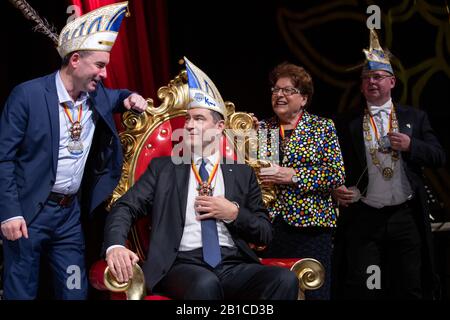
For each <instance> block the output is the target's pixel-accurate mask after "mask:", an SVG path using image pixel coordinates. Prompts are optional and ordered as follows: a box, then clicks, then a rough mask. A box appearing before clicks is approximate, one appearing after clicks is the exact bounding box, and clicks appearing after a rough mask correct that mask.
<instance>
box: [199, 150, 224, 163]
mask: <svg viewBox="0 0 450 320" xmlns="http://www.w3.org/2000/svg"><path fill="white" fill-rule="evenodd" d="M219 156H220V155H219V153H218V152H216V153H214V154H212V155H210V156H208V157H202V156H201V155H198V154H195V153H194V163H195V164H196V165H200V164H201V163H202V159H205V162H206V164H211V165H215V164H216V163H217V160H219Z"/></svg>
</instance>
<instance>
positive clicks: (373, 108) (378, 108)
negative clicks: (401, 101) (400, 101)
mask: <svg viewBox="0 0 450 320" xmlns="http://www.w3.org/2000/svg"><path fill="white" fill-rule="evenodd" d="M367 107H368V108H369V111H370V113H371V114H372V115H375V114H377V113H379V112H380V111H384V112H386V114H389V113H390V112H391V108H392V99H389V100H388V101H386V103H385V104H383V105H381V106H374V105H369V104H368V105H367Z"/></svg>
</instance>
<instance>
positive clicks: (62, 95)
mask: <svg viewBox="0 0 450 320" xmlns="http://www.w3.org/2000/svg"><path fill="white" fill-rule="evenodd" d="M55 82H56V92H57V93H58V102H59V104H63V103H66V104H67V106H68V107H69V108H71V107H77V106H78V105H80V104H82V103H84V102H85V101H86V100H87V99H88V98H89V93H87V92H82V93H81V94H80V96H79V97H78V99H77V101H75V103H74V102H73V100H72V97H71V96H70V95H69V93H68V92H67V89H66V87H64V83H63V82H62V79H61V74H60V71H58V72H57V73H56V77H55Z"/></svg>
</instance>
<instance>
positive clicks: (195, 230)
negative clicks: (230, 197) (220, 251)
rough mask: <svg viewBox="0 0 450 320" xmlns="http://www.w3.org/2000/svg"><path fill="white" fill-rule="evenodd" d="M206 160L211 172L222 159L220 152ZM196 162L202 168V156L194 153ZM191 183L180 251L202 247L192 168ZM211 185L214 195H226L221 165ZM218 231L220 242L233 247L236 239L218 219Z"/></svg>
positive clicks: (196, 192) (195, 182)
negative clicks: (195, 205) (195, 206)
mask: <svg viewBox="0 0 450 320" xmlns="http://www.w3.org/2000/svg"><path fill="white" fill-rule="evenodd" d="M204 159H205V162H206V170H207V171H208V173H209V174H211V172H212V169H213V167H214V165H215V164H216V163H217V161H218V160H219V159H220V155H219V154H218V153H216V154H213V155H211V156H209V157H207V158H204ZM194 163H195V165H196V167H197V170H200V165H201V163H202V157H201V156H197V155H194ZM190 171H191V172H190V175H189V184H188V188H189V189H188V197H187V204H186V219H185V224H184V229H183V236H182V238H181V242H180V249H179V250H180V251H190V250H194V249H198V248H201V247H202V226H201V221H198V220H197V219H196V216H197V215H198V213H197V212H196V211H195V208H194V202H195V198H196V197H197V195H198V191H197V185H198V182H197V180H196V178H195V175H194V172H193V171H192V169H191V170H190ZM211 185H212V186H213V187H214V189H213V196H214V197H217V196H225V184H224V182H223V174H222V170H221V168H220V165H219V167H218V169H217V173H216V176H215V177H214V179H213V181H211ZM216 224H217V233H218V235H219V244H220V246H224V247H233V246H234V241H233V239H232V237H231V235H230V233H229V232H228V229H227V227H226V226H225V223H224V222H223V221H220V220H217V221H216Z"/></svg>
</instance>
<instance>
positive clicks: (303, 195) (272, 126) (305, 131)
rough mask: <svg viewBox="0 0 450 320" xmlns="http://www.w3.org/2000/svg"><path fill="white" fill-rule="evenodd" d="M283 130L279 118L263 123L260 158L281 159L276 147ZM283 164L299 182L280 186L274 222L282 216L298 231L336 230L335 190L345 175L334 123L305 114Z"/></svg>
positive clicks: (260, 131) (287, 148)
mask: <svg viewBox="0 0 450 320" xmlns="http://www.w3.org/2000/svg"><path fill="white" fill-rule="evenodd" d="M279 128H280V124H279V120H278V118H277V117H272V118H270V119H267V120H263V121H261V122H260V127H259V129H260V130H259V133H260V144H259V150H258V156H259V158H261V159H269V160H272V161H273V160H277V159H278V158H279V151H278V150H279V149H278V147H276V141H278V139H277V138H276V135H278V133H279ZM262 129H267V130H262ZM261 136H263V138H262V139H261ZM266 137H267V138H266ZM264 138H266V139H264ZM274 141H275V143H274ZM272 145H274V146H275V147H272ZM279 160H280V165H281V166H283V167H291V168H293V169H294V170H295V172H296V175H297V177H298V178H299V181H298V183H296V184H289V185H281V184H280V185H277V199H276V201H275V203H274V204H273V205H272V206H271V208H269V212H270V214H271V217H272V219H274V218H275V217H276V216H281V217H282V218H283V219H284V220H285V221H286V222H287V223H288V224H289V225H292V226H295V227H310V226H320V227H335V226H336V208H335V204H334V203H333V200H332V198H331V190H332V189H334V188H336V187H339V186H341V185H343V184H344V178H345V171H344V163H343V160H342V155H341V149H340V146H339V142H338V138H337V134H336V129H335V126H334V123H333V121H332V120H330V119H326V118H320V117H318V116H315V115H313V114H309V113H308V112H306V111H305V112H304V114H303V117H302V119H301V121H300V122H299V123H298V124H297V127H296V128H295V130H294V131H293V132H292V134H291V136H290V138H289V140H288V142H287V143H286V145H285V149H284V156H283V159H279Z"/></svg>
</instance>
